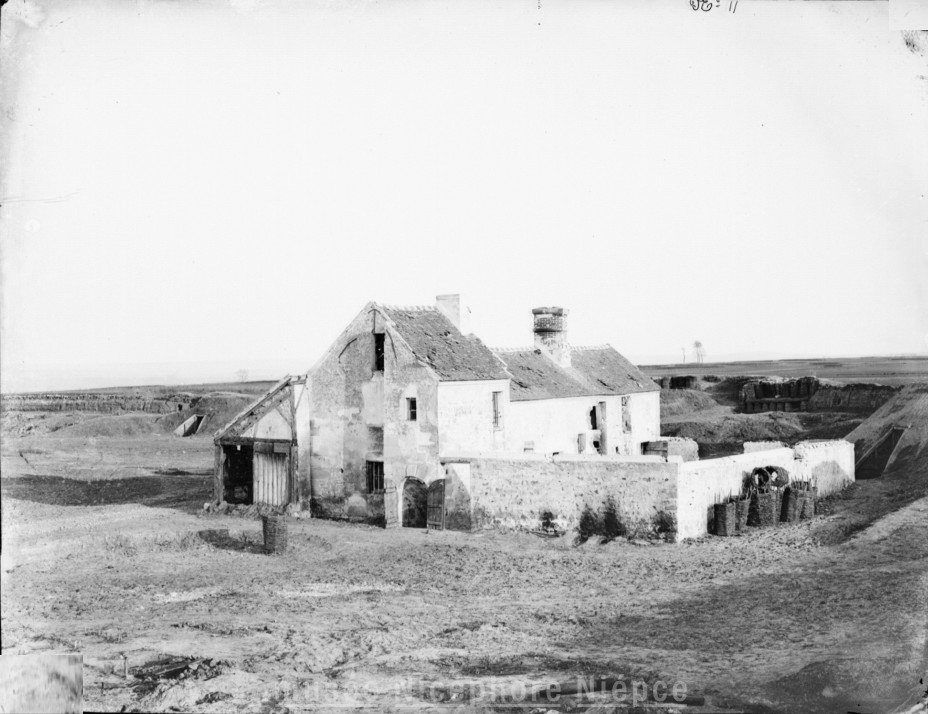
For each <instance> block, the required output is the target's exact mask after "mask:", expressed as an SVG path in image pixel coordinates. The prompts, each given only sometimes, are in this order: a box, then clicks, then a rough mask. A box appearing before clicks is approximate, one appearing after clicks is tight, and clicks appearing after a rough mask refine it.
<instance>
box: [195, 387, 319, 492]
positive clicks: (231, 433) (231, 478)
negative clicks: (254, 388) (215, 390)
mask: <svg viewBox="0 0 928 714" xmlns="http://www.w3.org/2000/svg"><path fill="white" fill-rule="evenodd" d="M305 381H306V378H305V377H291V376H287V377H285V378H284V379H282V380H281V381H280V382H278V383H277V384H275V385H274V386H273V387H272V388H271V389H270V390H269V391H268V392H267V393H265V394H264V395H262V396H261V397H260V398H259V399H257V400H256V401H255V402H253V403H252V404H251V405H249V406H248V407H247V408H246V409H244V410H243V411H242V412H240V413H239V414H238V415H237V416H236V417H235V418H234V419H233V420H232V421H231V422H229V423H228V424H227V425H226V426H225V427H223V428H222V429H220V430H219V431H218V432H216V435H215V437H214V438H213V443H214V444H215V445H216V447H215V448H216V475H215V482H214V492H215V497H216V500H217V501H225V502H226V503H242V504H258V505H266V506H286V505H287V504H289V503H294V502H298V501H299V498H300V493H299V491H300V484H299V479H298V477H297V474H298V471H299V463H298V462H299V452H298V449H297V428H296V418H297V417H296V413H297V394H298V393H299V394H302V385H304V384H305Z"/></svg>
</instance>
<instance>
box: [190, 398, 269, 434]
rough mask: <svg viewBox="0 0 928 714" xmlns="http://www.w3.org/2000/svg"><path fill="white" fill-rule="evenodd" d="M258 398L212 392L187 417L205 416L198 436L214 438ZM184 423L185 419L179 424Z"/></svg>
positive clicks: (199, 400)
mask: <svg viewBox="0 0 928 714" xmlns="http://www.w3.org/2000/svg"><path fill="white" fill-rule="evenodd" d="M257 398H258V397H257V396H255V395H254V394H242V393H240V392H210V393H209V394H204V395H203V396H202V397H200V399H198V400H197V402H196V404H194V405H193V408H192V409H190V411H189V412H188V413H187V416H191V415H192V414H204V415H205V416H206V419H204V420H203V423H202V424H201V425H200V431H199V433H198V434H197V436H208V437H210V438H212V436H213V434H215V433H216V432H217V431H218V430H219V429H221V428H222V427H224V426H225V425H226V424H228V423H229V422H230V421H232V419H233V418H234V417H235V416H236V415H237V414H238V413H239V412H240V411H242V410H243V409H244V408H245V407H247V406H248V405H249V404H251V403H252V402H253V401H255V399H257ZM187 416H185V417H184V419H186V418H187ZM182 421H183V419H180V420H179V421H178V422H177V424H180V423H181V422H182Z"/></svg>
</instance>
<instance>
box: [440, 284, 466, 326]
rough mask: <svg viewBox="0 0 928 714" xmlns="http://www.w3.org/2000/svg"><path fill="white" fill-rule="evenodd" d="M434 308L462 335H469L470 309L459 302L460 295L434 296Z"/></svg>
mask: <svg viewBox="0 0 928 714" xmlns="http://www.w3.org/2000/svg"><path fill="white" fill-rule="evenodd" d="M435 307H436V308H438V311H439V312H440V313H441V314H442V315H444V316H445V317H447V318H448V319H449V320H450V321H451V323H452V324H453V325H454V326H455V327H456V328H458V329H459V330H460V331H461V332H462V333H463V334H465V335H467V334H470V309H468V308H467V307H466V306H465V305H464V304H463V303H462V302H461V296H460V295H458V294H457V293H455V294H453V295H436V296H435Z"/></svg>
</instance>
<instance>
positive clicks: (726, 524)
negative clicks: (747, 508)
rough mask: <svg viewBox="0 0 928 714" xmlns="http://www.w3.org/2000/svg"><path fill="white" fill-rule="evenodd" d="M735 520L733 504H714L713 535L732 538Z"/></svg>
mask: <svg viewBox="0 0 928 714" xmlns="http://www.w3.org/2000/svg"><path fill="white" fill-rule="evenodd" d="M736 523H737V518H736V516H735V504H734V503H716V504H715V534H716V535H718V536H733V535H734V534H735V527H736Z"/></svg>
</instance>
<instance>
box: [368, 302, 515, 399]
mask: <svg viewBox="0 0 928 714" xmlns="http://www.w3.org/2000/svg"><path fill="white" fill-rule="evenodd" d="M377 308H378V309H379V310H380V311H381V312H382V313H383V314H384V315H385V316H386V317H387V318H388V319H389V320H390V321H391V322H392V323H393V328H394V329H395V330H396V331H397V333H399V335H400V337H402V339H403V340H404V341H405V342H406V344H407V345H409V348H410V349H411V350H412V352H413V354H415V355H416V357H417V358H419V359H420V360H421V361H422V362H424V363H425V364H427V365H428V366H429V367H431V369H432V370H433V371H434V372H435V374H436V375H437V376H438V378H439V379H440V380H442V381H448V382H455V381H466V380H484V379H509V375H508V374H507V373H506V369H505V367H504V366H503V364H502V362H501V361H500V360H499V359H498V358H497V357H496V355H494V354H493V352H492V351H491V350H490V349H489V348H488V347H487V346H486V345H485V344H483V342H481V341H480V340H479V339H478V338H476V337H474V336H473V335H464V334H462V333H461V331H460V330H459V329H458V328H457V327H455V326H454V323H452V322H451V320H449V319H448V318H447V317H445V315H444V314H443V313H441V312H440V311H439V310H438V309H437V308H434V307H393V306H388V305H378V306H377Z"/></svg>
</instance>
